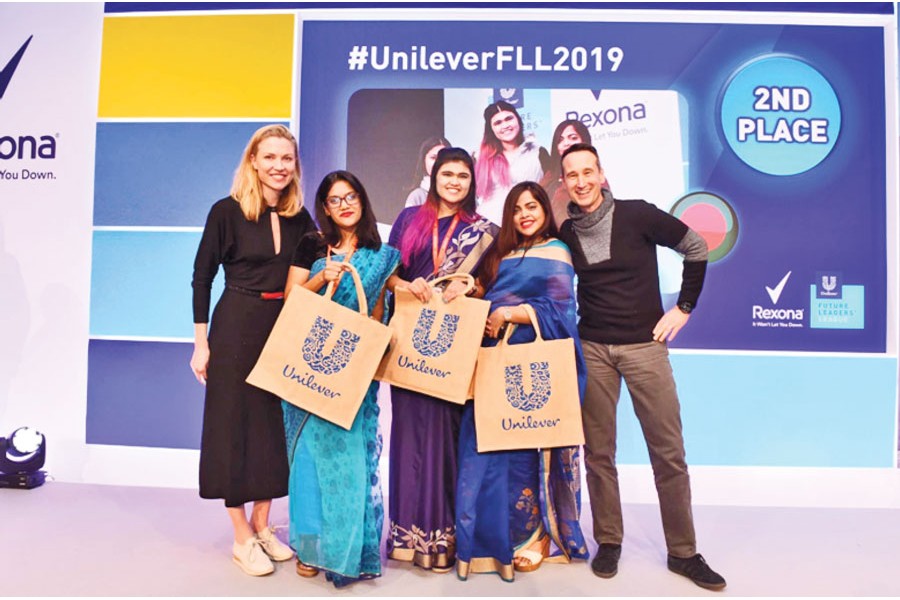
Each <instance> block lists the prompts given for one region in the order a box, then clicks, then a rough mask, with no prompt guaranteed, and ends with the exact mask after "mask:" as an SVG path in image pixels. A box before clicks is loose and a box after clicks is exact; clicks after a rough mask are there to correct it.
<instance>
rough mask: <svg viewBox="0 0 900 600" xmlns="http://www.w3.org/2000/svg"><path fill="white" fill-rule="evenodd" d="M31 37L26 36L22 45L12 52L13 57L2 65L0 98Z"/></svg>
mask: <svg viewBox="0 0 900 600" xmlns="http://www.w3.org/2000/svg"><path fill="white" fill-rule="evenodd" d="M33 37H34V36H33V35H30V36H28V39H27V40H25V43H24V44H22V47H21V48H19V51H18V52H16V53H15V54H13V57H12V58H11V59H9V62H8V63H6V66H5V67H3V70H2V71H0V99H2V98H3V95H4V94H5V93H6V88H8V87H9V83H10V81H12V77H13V74H14V73H15V72H16V69H17V68H18V67H19V61H21V60H22V57H23V56H24V55H25V50H26V49H27V48H28V44H30V43H31V38H33Z"/></svg>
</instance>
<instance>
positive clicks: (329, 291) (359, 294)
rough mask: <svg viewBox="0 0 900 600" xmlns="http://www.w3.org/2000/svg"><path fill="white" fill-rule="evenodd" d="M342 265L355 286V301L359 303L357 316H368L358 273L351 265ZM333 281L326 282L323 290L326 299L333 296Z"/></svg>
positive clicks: (346, 263)
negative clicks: (326, 284) (351, 277)
mask: <svg viewBox="0 0 900 600" xmlns="http://www.w3.org/2000/svg"><path fill="white" fill-rule="evenodd" d="M341 264H343V265H344V269H346V270H347V271H350V274H351V275H352V276H353V285H355V286H356V300H357V302H359V314H361V315H362V316H364V317H368V316H369V305H368V302H367V300H366V290H364V289H363V284H362V280H361V279H360V278H359V272H358V271H357V270H356V267H354V266H353V265H351V264H350V263H348V262H345V263H341ZM334 286H335V282H334V281H329V282H328V287H326V288H325V294H326V295H327V296H328V297H331V295H332V294H334Z"/></svg>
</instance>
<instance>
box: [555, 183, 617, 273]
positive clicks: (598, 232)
mask: <svg viewBox="0 0 900 600" xmlns="http://www.w3.org/2000/svg"><path fill="white" fill-rule="evenodd" d="M601 192H602V193H603V202H601V203H600V206H599V207H598V208H597V210H595V211H594V212H590V213H585V212H582V210H581V208H580V207H579V206H578V205H577V204H575V203H574V202H569V205H568V207H567V210H568V213H569V218H570V219H572V228H573V230H574V231H575V237H577V238H578V243H579V244H580V245H581V251H582V253H584V259H585V260H586V261H587V263H588V264H589V265H594V264H597V263H600V262H603V261H605V260H609V258H610V251H609V247H610V243H611V241H612V222H613V219H612V217H613V211H614V210H615V206H616V203H615V202H614V200H613V195H612V194H611V193H610V191H609V190H606V189H604V190H601ZM607 217H609V218H607Z"/></svg>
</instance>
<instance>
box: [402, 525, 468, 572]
mask: <svg viewBox="0 0 900 600" xmlns="http://www.w3.org/2000/svg"><path fill="white" fill-rule="evenodd" d="M390 544H391V550H390V552H388V558H393V559H394V560H403V561H407V562H411V563H413V564H415V565H417V566H419V567H422V568H423V569H435V570H444V571H449V570H450V568H451V567H452V566H453V564H454V563H455V562H456V532H455V531H454V528H453V527H447V528H446V529H436V530H434V531H431V532H425V531H424V530H422V529H420V528H419V527H417V526H416V525H411V526H410V528H409V529H406V528H404V527H401V526H399V525H397V524H396V523H394V522H393V521H392V522H391V540H390Z"/></svg>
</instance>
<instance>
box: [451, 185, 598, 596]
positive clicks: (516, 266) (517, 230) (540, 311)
mask: <svg viewBox="0 0 900 600" xmlns="http://www.w3.org/2000/svg"><path fill="white" fill-rule="evenodd" d="M555 234H556V227H555V226H554V225H553V220H552V213H551V207H550V201H549V199H548V197H547V193H546V192H545V191H544V189H543V188H541V186H539V185H538V184H536V183H534V182H530V181H526V182H523V183H519V184H517V185H516V186H514V187H513V188H512V190H510V192H509V196H507V198H506V202H505V204H504V207H503V226H502V227H501V229H500V235H499V237H498V239H497V243H496V244H495V246H494V248H492V249H491V251H490V252H489V253H488V254H487V256H486V257H485V260H484V263H483V264H482V267H481V269H480V272H479V280H480V281H481V283H483V284H484V286H485V288H486V290H487V291H486V292H485V296H484V297H485V299H486V300H490V301H491V313H490V316H489V317H488V321H487V324H486V325H485V337H486V338H487V339H486V340H485V344H484V345H490V346H492V345H494V344H496V343H497V338H498V337H500V336H501V335H502V334H503V333H504V332H505V330H506V328H507V327H511V326H513V324H515V327H516V329H515V331H514V332H513V333H512V335H511V336H510V339H509V343H511V344H522V343H527V342H533V341H534V340H535V331H534V327H532V325H531V321H530V319H529V317H528V313H527V312H526V310H525V307H524V305H530V306H531V307H532V308H533V309H534V312H535V314H536V315H537V319H538V324H539V326H540V328H541V335H542V336H543V338H544V339H547V340H553V339H565V338H572V339H574V340H575V346H574V347H575V354H576V366H577V372H578V386H579V392H580V393H582V394H583V392H584V384H585V380H586V375H587V373H586V371H585V366H584V357H583V356H582V354H581V344H580V343H579V341H578V329H577V327H576V323H575V292H574V289H573V280H574V277H575V272H574V270H573V269H572V258H571V255H570V254H569V249H568V247H567V246H566V245H565V244H564V243H563V242H561V241H560V240H558V239H556V238H555V237H554V235H555ZM474 414H475V411H474V406H473V403H472V402H468V403H467V404H466V407H465V412H464V413H463V420H462V425H461V431H460V439H459V481H458V487H457V496H456V532H457V544H458V546H457V553H458V558H459V560H458V562H457V565H456V573H457V575H458V577H459V578H460V579H466V578H467V577H468V575H469V573H497V574H498V575H500V577H501V578H503V579H504V580H505V581H512V580H513V577H514V571H534V570H536V569H537V568H538V567H539V566H540V565H541V563H542V561H543V560H545V559H547V557H548V556H549V557H550V558H549V559H548V560H550V561H553V562H568V561H569V560H570V559H571V558H587V556H588V553H587V546H586V544H585V541H584V536H583V534H582V532H581V527H580V526H579V524H578V521H579V518H580V516H581V459H580V457H579V448H578V446H570V447H565V448H549V449H541V450H510V451H500V452H485V453H479V452H478V449H477V440H476V435H475V417H474ZM551 542H552V546H553V548H551Z"/></svg>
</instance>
